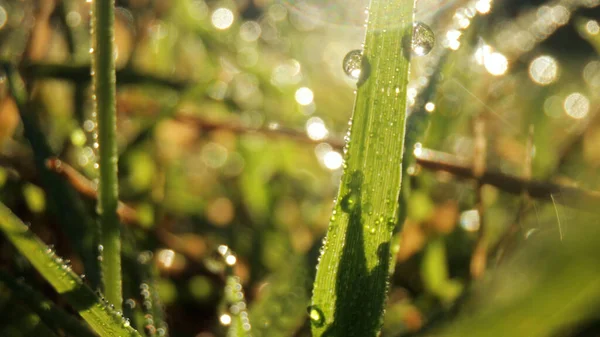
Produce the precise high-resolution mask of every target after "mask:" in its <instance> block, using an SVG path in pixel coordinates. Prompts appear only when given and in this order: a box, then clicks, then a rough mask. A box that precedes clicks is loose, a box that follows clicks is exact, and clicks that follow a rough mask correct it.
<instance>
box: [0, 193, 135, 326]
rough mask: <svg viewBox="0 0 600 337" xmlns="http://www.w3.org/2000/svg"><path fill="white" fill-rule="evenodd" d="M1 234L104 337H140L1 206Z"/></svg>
mask: <svg viewBox="0 0 600 337" xmlns="http://www.w3.org/2000/svg"><path fill="white" fill-rule="evenodd" d="M0 230H2V232H4V234H5V235H6V237H7V239H8V240H9V241H10V242H11V243H12V244H13V245H14V246H15V247H16V248H17V250H19V252H21V254H23V256H25V257H26V258H27V259H28V260H29V262H30V263H31V264H32V265H33V266H34V267H35V269H36V270H37V271H38V272H39V273H40V274H41V275H42V276H43V277H44V278H45V279H46V280H47V281H48V282H49V283H50V284H51V285H52V287H54V289H55V290H56V291H57V292H58V293H59V294H60V295H61V296H63V297H64V298H65V299H66V300H67V302H68V303H69V304H70V305H71V306H72V307H73V309H75V310H76V311H77V312H78V313H79V315H81V317H82V318H83V319H84V320H85V321H86V322H87V323H88V324H89V325H90V327H91V328H92V329H93V330H94V331H95V332H96V333H98V335H100V336H101V337H113V336H121V337H126V336H131V337H139V336H140V335H139V334H138V332H137V331H136V330H134V329H133V328H132V327H131V326H129V322H128V321H127V320H125V319H124V318H123V315H122V314H121V313H120V312H118V311H115V310H114V309H112V308H111V307H109V306H108V305H107V304H106V303H104V302H103V301H102V299H101V298H99V297H98V296H96V294H95V293H94V292H93V291H92V289H90V288H89V287H88V286H87V285H85V284H84V283H83V282H82V280H81V279H80V278H79V277H78V276H77V275H75V273H74V272H73V271H72V270H71V268H70V267H69V265H68V264H67V263H65V262H64V261H62V259H60V258H59V257H57V256H56V255H55V254H54V252H53V251H52V250H51V249H50V248H48V247H47V246H46V245H44V243H43V242H42V241H41V240H40V239H39V238H38V237H36V236H35V235H34V234H33V233H32V232H31V231H30V230H29V228H28V227H27V226H26V225H25V224H23V222H21V220H20V219H19V218H17V217H16V216H15V215H14V214H13V213H12V212H11V211H10V210H9V209H8V208H7V207H6V206H5V205H4V204H2V203H0Z"/></svg>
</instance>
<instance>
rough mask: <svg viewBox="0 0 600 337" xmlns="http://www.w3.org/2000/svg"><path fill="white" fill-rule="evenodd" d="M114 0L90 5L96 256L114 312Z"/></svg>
mask: <svg viewBox="0 0 600 337" xmlns="http://www.w3.org/2000/svg"><path fill="white" fill-rule="evenodd" d="M114 21H115V0H96V1H94V2H93V4H92V49H91V50H92V79H93V92H94V94H93V98H94V115H95V116H96V125H97V137H98V138H97V143H96V145H97V147H98V157H99V163H98V164H99V175H98V176H99V181H98V215H99V217H100V228H101V234H100V244H101V247H102V249H101V252H100V256H101V257H102V260H101V262H100V266H101V269H102V279H103V284H104V292H105V294H106V298H107V299H108V301H109V302H110V303H112V304H113V305H114V306H115V308H117V310H121V306H122V302H123V294H122V282H121V230H120V223H119V218H118V216H117V207H118V203H119V185H118V179H117V167H118V154H117V139H116V133H117V105H116V82H117V80H116V71H115V57H114V49H115V45H114V34H115V32H114Z"/></svg>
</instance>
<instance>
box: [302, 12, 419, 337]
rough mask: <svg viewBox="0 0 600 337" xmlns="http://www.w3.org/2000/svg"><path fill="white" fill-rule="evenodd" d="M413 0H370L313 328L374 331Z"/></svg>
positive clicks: (394, 186)
mask: <svg viewBox="0 0 600 337" xmlns="http://www.w3.org/2000/svg"><path fill="white" fill-rule="evenodd" d="M413 9H414V1H413V0H395V1H390V0H372V1H371V3H370V8H369V21H368V24H367V35H366V42H365V49H364V52H363V61H362V69H361V78H360V79H359V82H358V85H359V87H358V93H357V97H356V103H355V107H354V115H353V121H352V127H351V130H350V133H349V135H350V140H349V141H348V144H347V154H346V164H345V166H344V168H345V170H344V175H343V177H342V183H341V186H340V190H339V192H338V201H337V203H336V206H335V209H334V211H333V215H332V217H331V222H330V224H329V230H328V233H327V237H326V240H325V242H324V245H323V248H322V251H323V253H322V255H321V258H320V262H319V266H318V270H317V276H316V280H315V283H314V291H313V298H312V305H311V307H310V309H309V316H310V320H311V324H312V332H313V336H339V337H341V336H344V337H347V336H360V337H374V336H377V334H378V332H379V330H380V327H381V324H382V317H383V310H384V303H385V298H386V292H387V283H388V274H389V268H390V257H391V254H390V241H391V237H392V232H393V230H394V227H395V224H396V221H397V211H398V204H397V202H396V200H398V196H399V193H400V186H401V178H402V155H403V144H404V133H405V116H406V87H407V82H408V71H409V63H410V62H409V57H408V55H409V54H410V50H408V48H407V41H408V42H409V44H410V41H411V38H412V18H413Z"/></svg>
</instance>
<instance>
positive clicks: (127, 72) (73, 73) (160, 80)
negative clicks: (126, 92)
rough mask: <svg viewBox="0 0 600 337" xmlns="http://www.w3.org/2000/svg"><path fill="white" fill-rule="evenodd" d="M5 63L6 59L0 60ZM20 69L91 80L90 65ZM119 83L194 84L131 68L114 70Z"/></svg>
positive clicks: (174, 86)
mask: <svg viewBox="0 0 600 337" xmlns="http://www.w3.org/2000/svg"><path fill="white" fill-rule="evenodd" d="M0 63H7V61H0ZM20 69H21V71H22V72H23V73H24V74H26V75H27V76H28V77H29V78H35V79H43V78H53V79H62V80H68V81H72V82H75V83H87V82H89V81H91V79H92V77H91V75H90V65H89V64H84V65H76V66H74V65H66V64H50V63H26V64H23V65H21V67H20ZM116 76H117V81H118V83H119V84H143V83H147V84H154V85H158V86H163V87H167V88H170V89H174V90H184V89H187V88H189V87H191V86H193V85H194V83H192V82H189V81H186V80H174V79H170V78H164V77H160V76H156V75H152V74H147V73H142V72H139V71H136V70H134V69H131V68H124V69H119V70H117V72H116Z"/></svg>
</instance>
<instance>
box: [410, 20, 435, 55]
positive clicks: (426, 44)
mask: <svg viewBox="0 0 600 337" xmlns="http://www.w3.org/2000/svg"><path fill="white" fill-rule="evenodd" d="M434 44H435V34H434V33H433V31H432V30H431V28H429V26H427V25H426V24H424V23H422V22H418V21H417V22H415V23H413V37H412V43H411V50H412V52H413V54H414V55H416V56H425V55H427V54H429V52H430V51H431V49H433V46H434Z"/></svg>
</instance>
